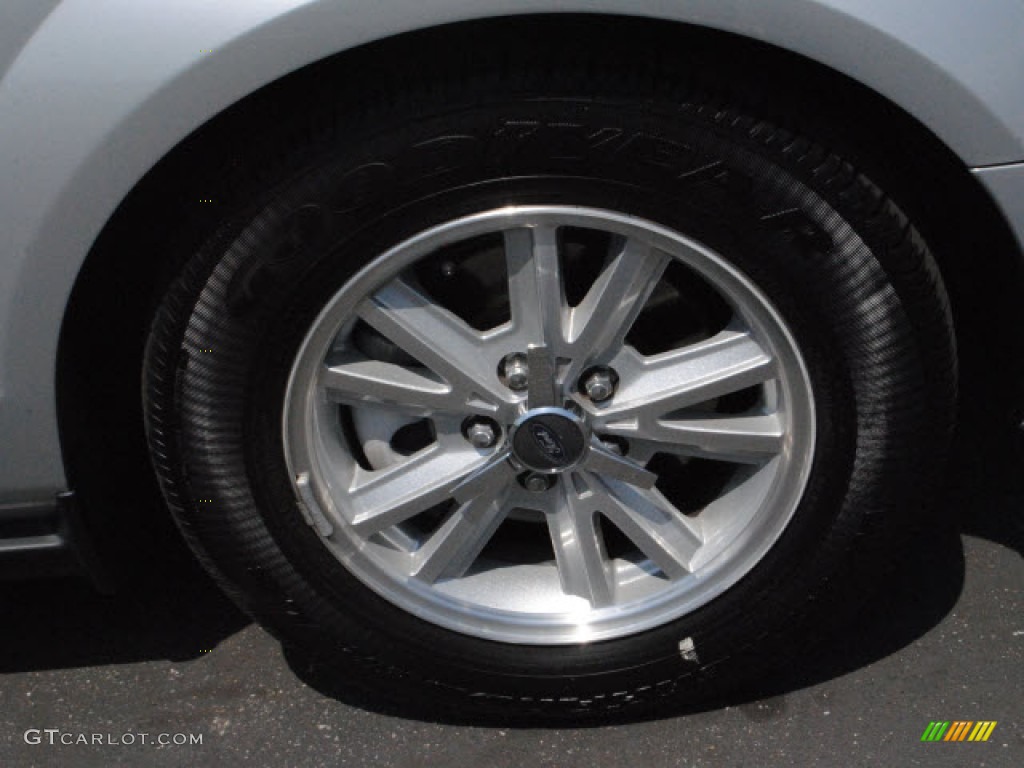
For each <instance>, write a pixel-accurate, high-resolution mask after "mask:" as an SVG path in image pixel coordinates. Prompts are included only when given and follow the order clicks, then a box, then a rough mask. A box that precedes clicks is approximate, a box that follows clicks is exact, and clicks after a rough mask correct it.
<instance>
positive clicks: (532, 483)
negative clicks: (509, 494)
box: [520, 472, 555, 493]
mask: <svg viewBox="0 0 1024 768" xmlns="http://www.w3.org/2000/svg"><path fill="white" fill-rule="evenodd" d="M520 482H521V483H522V484H523V487H524V488H525V489H526V490H528V491H530V492H532V493H543V492H544V491H546V490H548V489H549V488H551V486H553V485H554V484H555V478H553V477H552V476H551V475H541V474H538V473H536V472H531V473H529V474H528V475H526V476H524V477H522V478H520Z"/></svg>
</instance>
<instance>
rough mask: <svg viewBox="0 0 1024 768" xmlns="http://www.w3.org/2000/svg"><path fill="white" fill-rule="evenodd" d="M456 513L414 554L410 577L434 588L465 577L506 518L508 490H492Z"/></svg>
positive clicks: (460, 507)
mask: <svg viewBox="0 0 1024 768" xmlns="http://www.w3.org/2000/svg"><path fill="white" fill-rule="evenodd" d="M491 491H492V492H488V493H484V494H481V495H480V496H477V497H476V498H475V499H473V500H471V501H469V502H466V503H465V504H462V505H460V506H459V507H458V508H457V509H455V510H454V511H453V512H452V514H451V515H450V516H449V517H448V519H447V520H445V522H444V523H443V524H442V525H441V527H440V528H439V529H438V530H437V531H435V532H434V533H433V534H432V535H431V536H430V538H429V539H428V540H427V542H426V543H425V544H424V545H423V546H422V547H420V549H418V550H417V551H416V554H415V556H414V559H413V562H414V565H413V570H412V576H413V577H414V578H417V579H420V580H421V581H425V582H427V583H428V584H433V583H435V582H437V581H439V580H440V579H444V578H448V579H456V578H459V577H460V576H462V575H463V574H465V572H466V571H467V570H468V569H469V567H470V566H471V565H473V563H474V561H475V560H476V559H477V557H478V556H479V555H480V552H481V551H482V550H483V548H484V547H485V546H486V545H487V542H488V541H490V539H491V537H492V536H493V535H494V532H495V531H496V530H497V529H498V526H499V525H501V521H502V520H503V519H504V518H505V504H504V501H505V497H506V496H507V494H508V491H507V488H500V489H491Z"/></svg>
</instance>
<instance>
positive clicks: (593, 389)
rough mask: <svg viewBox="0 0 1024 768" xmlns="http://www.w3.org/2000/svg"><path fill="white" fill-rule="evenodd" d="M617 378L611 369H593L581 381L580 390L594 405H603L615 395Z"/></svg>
mask: <svg viewBox="0 0 1024 768" xmlns="http://www.w3.org/2000/svg"><path fill="white" fill-rule="evenodd" d="M617 382H618V376H616V375H615V371H613V370H612V369H611V368H595V369H593V370H592V371H590V372H589V373H588V374H587V375H586V376H585V377H584V379H583V383H582V384H581V385H580V389H581V390H582V391H583V393H584V394H585V395H586V396H587V397H589V398H590V399H591V400H593V401H594V402H595V403H603V402H604V401H605V400H608V399H610V398H611V396H612V395H614V394H615V385H616V383H617Z"/></svg>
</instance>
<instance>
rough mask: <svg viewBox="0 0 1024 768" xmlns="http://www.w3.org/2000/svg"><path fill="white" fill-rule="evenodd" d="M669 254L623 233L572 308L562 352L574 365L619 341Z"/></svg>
mask: <svg viewBox="0 0 1024 768" xmlns="http://www.w3.org/2000/svg"><path fill="white" fill-rule="evenodd" d="M668 262H669V256H668V255H667V254H665V253H664V252H662V251H660V250H657V249H655V248H652V247H651V246H650V245H648V244H646V243H644V242H641V241H640V240H636V239H633V238H628V239H626V240H624V241H623V243H622V246H621V248H620V249H619V251H618V252H617V253H616V255H615V256H614V257H613V258H612V259H611V261H609V263H608V264H607V265H606V266H605V268H604V270H603V271H602V272H601V274H600V275H599V276H598V278H597V280H596V281H595V282H594V284H593V285H592V286H591V288H590V290H589V291H588V292H587V295H586V296H584V298H583V301H581V302H580V304H579V306H577V307H575V308H574V309H573V310H572V313H571V316H570V322H569V332H568V334H567V339H566V341H567V344H568V350H567V352H566V355H565V356H566V357H570V356H571V357H572V358H573V362H574V365H573V370H572V371H570V372H569V373H568V374H567V375H568V376H569V377H570V378H571V379H574V378H575V374H577V373H578V370H577V369H578V368H582V367H583V366H584V365H587V364H590V363H593V362H595V361H597V360H603V359H604V358H606V357H608V356H609V354H610V353H611V352H612V351H613V350H617V349H618V347H619V346H621V344H622V341H623V340H624V339H625V338H626V334H627V333H629V329H630V328H631V327H632V325H633V322H634V321H635V320H636V318H637V315H639V314H640V311H641V310H642V309H643V307H644V304H645V303H646V302H647V299H648V298H649V297H650V295H651V291H653V290H654V288H655V286H656V285H657V284H658V281H659V280H660V279H661V276H662V274H663V273H664V271H665V267H666V266H668Z"/></svg>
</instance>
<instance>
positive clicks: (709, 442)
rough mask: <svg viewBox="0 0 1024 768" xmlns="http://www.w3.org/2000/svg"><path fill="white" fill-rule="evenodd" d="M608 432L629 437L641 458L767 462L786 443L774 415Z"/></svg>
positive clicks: (673, 422) (678, 422) (661, 422)
mask: <svg viewBox="0 0 1024 768" xmlns="http://www.w3.org/2000/svg"><path fill="white" fill-rule="evenodd" d="M607 433H608V434H610V435H618V436H620V437H628V438H629V439H630V441H631V445H632V447H633V448H634V449H640V453H641V455H648V454H654V453H659V452H664V453H673V454H676V455H679V456H694V457H699V458H705V459H715V460H718V461H730V462H734V463H740V464H747V463H753V464H756V463H760V462H762V461H765V460H766V459H769V458H771V457H772V456H775V455H777V454H778V453H779V452H780V451H781V450H782V449H783V445H784V443H785V432H784V430H783V428H782V420H781V419H780V418H779V415H778V414H774V413H772V414H765V415H760V416H708V417H705V418H693V419H680V420H659V421H656V422H654V423H653V424H649V425H646V426H644V427H638V428H634V427H633V426H632V425H629V426H625V427H623V426H611V427H608V429H607Z"/></svg>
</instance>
